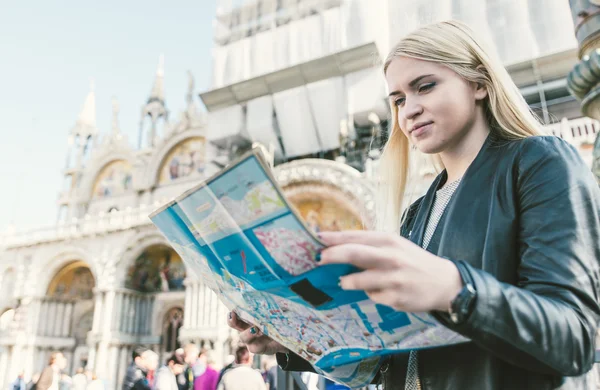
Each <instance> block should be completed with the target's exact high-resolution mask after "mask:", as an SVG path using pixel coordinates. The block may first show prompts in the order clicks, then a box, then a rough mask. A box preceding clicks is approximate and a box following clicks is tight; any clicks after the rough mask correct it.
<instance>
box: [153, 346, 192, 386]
mask: <svg viewBox="0 0 600 390" xmlns="http://www.w3.org/2000/svg"><path fill="white" fill-rule="evenodd" d="M184 368H185V361H184V360H183V359H182V358H181V356H179V355H177V354H176V353H174V354H173V355H171V356H170V357H169V358H168V359H167V362H166V365H165V366H163V367H161V368H159V369H158V371H157V372H156V381H155V383H154V390H179V386H178V384H177V375H179V374H181V373H182V372H183V370H184Z"/></svg>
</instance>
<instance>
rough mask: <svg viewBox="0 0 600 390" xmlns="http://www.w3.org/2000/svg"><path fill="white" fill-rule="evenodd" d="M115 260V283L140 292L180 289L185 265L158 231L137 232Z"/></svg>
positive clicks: (185, 268) (181, 288) (185, 270)
mask: <svg viewBox="0 0 600 390" xmlns="http://www.w3.org/2000/svg"><path fill="white" fill-rule="evenodd" d="M121 258H122V260H121V261H120V262H119V263H118V264H117V267H116V269H117V270H118V272H117V277H116V280H117V285H118V286H122V287H125V288H128V289H132V290H136V291H140V292H167V291H183V290H184V286H183V281H184V279H185V277H186V275H187V274H188V269H187V267H186V266H185V264H184V263H183V260H182V259H181V256H179V254H178V253H177V252H176V251H175V250H174V249H173V248H172V247H171V246H170V245H169V243H168V241H167V240H166V239H165V238H164V237H163V236H162V235H160V234H158V233H151V234H144V235H141V236H138V237H137V239H135V241H134V245H132V246H131V247H130V249H128V250H126V251H125V253H124V254H123V256H122V257H121Z"/></svg>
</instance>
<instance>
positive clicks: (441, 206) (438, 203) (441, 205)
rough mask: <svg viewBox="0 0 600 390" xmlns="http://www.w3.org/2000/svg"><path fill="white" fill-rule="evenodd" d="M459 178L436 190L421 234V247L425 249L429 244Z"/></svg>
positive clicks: (458, 182)
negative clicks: (422, 234)
mask: <svg viewBox="0 0 600 390" xmlns="http://www.w3.org/2000/svg"><path fill="white" fill-rule="evenodd" d="M460 180H461V179H458V180H456V181H453V182H452V183H448V184H446V185H445V186H443V187H442V188H440V189H439V190H437V191H436V193H435V200H434V201H433V207H432V208H431V213H430V214H429V218H428V219H427V226H426V228H425V235H424V236H423V249H427V247H428V246H429V242H430V241H431V238H432V237H433V233H435V229H436V228H437V225H438V223H439V222H440V219H441V218H442V215H443V214H444V210H446V206H448V203H449V202H450V199H451V198H452V195H454V191H456V188H457V187H458V185H459V184H460Z"/></svg>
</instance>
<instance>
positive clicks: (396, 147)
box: [377, 21, 540, 232]
mask: <svg viewBox="0 0 600 390" xmlns="http://www.w3.org/2000/svg"><path fill="white" fill-rule="evenodd" d="M398 56H405V57H410V58H415V59H419V60H424V61H430V62H437V63H440V64H443V65H445V66H447V67H448V68H450V69H451V70H453V71H454V72H455V73H456V74H458V75H459V76H461V77H462V78H463V79H465V80H467V81H470V82H473V83H480V84H482V85H484V86H485V87H486V88H487V93H488V97H487V98H486V101H485V108H484V109H485V114H486V118H487V120H488V125H489V126H490V131H491V132H492V133H494V135H495V136H496V137H497V138H499V139H504V140H515V139H521V138H525V137H529V136H533V135H538V134H540V129H539V127H540V126H539V122H538V120H537V119H536V117H535V116H534V114H533V113H532V112H531V110H530V109H529V106H528V105H527V103H526V102H525V99H523V96H522V95H521V93H520V92H519V89H518V88H517V86H516V85H515V83H514V82H513V81H512V79H511V77H510V75H509V74H508V72H507V71H506V69H505V68H504V66H503V65H502V63H501V61H500V59H499V58H497V56H496V55H495V52H493V51H491V50H488V49H484V46H483V44H482V43H481V42H478V41H477V39H475V34H474V33H473V31H472V30H471V29H470V28H469V27H468V26H467V25H465V24H464V23H462V22H458V21H445V22H439V23H434V24H430V25H426V26H423V27H421V28H419V29H417V30H416V31H414V32H412V33H410V34H408V35H407V36H405V37H404V38H403V39H402V40H400V42H399V43H398V44H397V45H396V46H395V47H394V48H393V49H392V50H391V51H390V54H389V55H388V56H387V58H386V60H385V63H384V68H383V70H384V73H386V72H387V69H388V67H389V65H390V63H391V62H392V60H393V59H394V58H396V57H398ZM390 107H391V112H392V115H391V126H390V135H389V139H388V141H387V143H386V145H385V147H384V148H383V153H382V155H381V159H380V162H379V199H378V213H377V228H378V230H386V231H396V232H397V231H398V230H399V227H400V225H401V223H402V221H401V218H400V216H401V211H402V207H403V205H404V203H403V202H404V201H405V192H406V190H407V183H408V182H409V179H410V178H409V161H410V153H411V152H410V149H411V147H410V146H409V140H408V139H407V138H406V136H405V135H404V133H403V132H402V130H401V129H400V126H399V124H398V107H397V106H396V105H395V104H393V103H392V102H390ZM437 163H438V164H441V161H440V160H439V158H438V159H437Z"/></svg>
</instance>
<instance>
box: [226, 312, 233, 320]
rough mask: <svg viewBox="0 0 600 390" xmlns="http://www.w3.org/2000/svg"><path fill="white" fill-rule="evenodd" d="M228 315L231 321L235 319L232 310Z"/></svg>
mask: <svg viewBox="0 0 600 390" xmlns="http://www.w3.org/2000/svg"><path fill="white" fill-rule="evenodd" d="M227 317H229V321H231V320H233V315H232V314H231V312H229V314H227Z"/></svg>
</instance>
